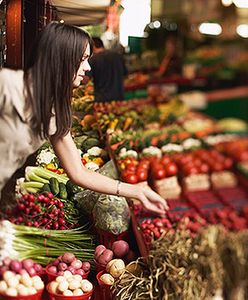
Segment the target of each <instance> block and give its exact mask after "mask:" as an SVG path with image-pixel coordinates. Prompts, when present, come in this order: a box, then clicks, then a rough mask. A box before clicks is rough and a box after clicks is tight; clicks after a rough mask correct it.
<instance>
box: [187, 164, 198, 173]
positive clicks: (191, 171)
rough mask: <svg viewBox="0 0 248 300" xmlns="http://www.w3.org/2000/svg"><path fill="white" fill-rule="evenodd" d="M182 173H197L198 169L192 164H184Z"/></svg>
mask: <svg viewBox="0 0 248 300" xmlns="http://www.w3.org/2000/svg"><path fill="white" fill-rule="evenodd" d="M184 173H185V174H186V175H192V174H198V170H197V168H196V167H194V166H192V165H186V166H185V167H184Z"/></svg>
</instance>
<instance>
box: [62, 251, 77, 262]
mask: <svg viewBox="0 0 248 300" xmlns="http://www.w3.org/2000/svg"><path fill="white" fill-rule="evenodd" d="M74 259H75V255H74V254H73V253H70V252H66V253H65V254H64V255H63V256H62V261H63V262H65V263H67V264H70V263H72V262H73V260H74Z"/></svg>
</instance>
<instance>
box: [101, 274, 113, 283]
mask: <svg viewBox="0 0 248 300" xmlns="http://www.w3.org/2000/svg"><path fill="white" fill-rule="evenodd" d="M100 280H101V281H102V282H104V283H105V284H107V285H113V284H114V282H115V280H114V277H113V276H112V275H110V274H108V273H105V274H103V275H102V276H101V277H100Z"/></svg>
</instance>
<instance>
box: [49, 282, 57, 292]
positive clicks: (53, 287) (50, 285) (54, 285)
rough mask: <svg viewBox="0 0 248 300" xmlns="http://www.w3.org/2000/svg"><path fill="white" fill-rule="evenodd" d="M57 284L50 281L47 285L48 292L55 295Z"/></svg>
mask: <svg viewBox="0 0 248 300" xmlns="http://www.w3.org/2000/svg"><path fill="white" fill-rule="evenodd" d="M58 285H59V283H58V282H57V281H52V282H50V283H49V285H48V290H49V292H51V293H53V294H56V292H57V288H58Z"/></svg>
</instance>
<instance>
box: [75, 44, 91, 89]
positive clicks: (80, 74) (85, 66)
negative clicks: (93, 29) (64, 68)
mask: <svg viewBox="0 0 248 300" xmlns="http://www.w3.org/2000/svg"><path fill="white" fill-rule="evenodd" d="M89 57H90V45H89V43H88V45H87V47H86V50H85V52H84V53H83V55H82V60H81V63H80V66H79V68H78V70H77V73H76V75H75V77H74V79H73V87H78V86H79V85H80V83H81V81H82V80H83V79H84V76H85V72H87V71H90V69H91V68H90V65H89V62H88V59H89Z"/></svg>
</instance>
